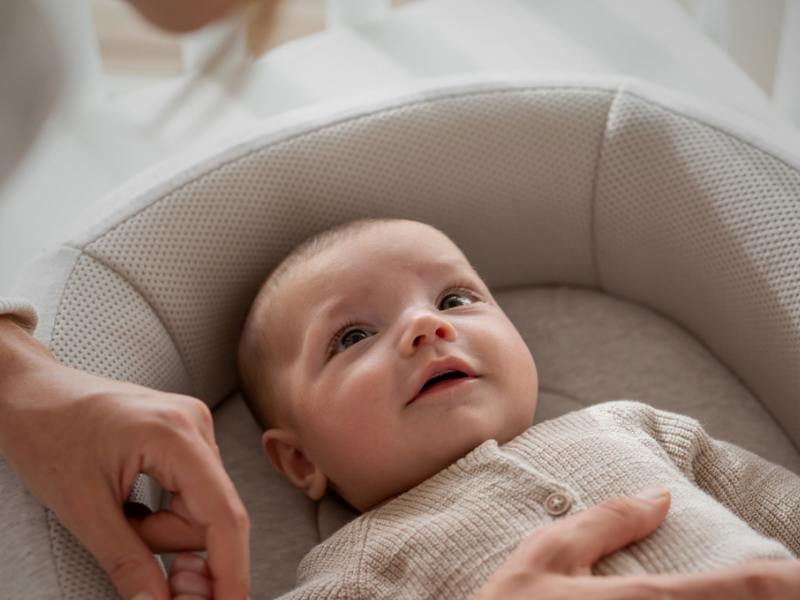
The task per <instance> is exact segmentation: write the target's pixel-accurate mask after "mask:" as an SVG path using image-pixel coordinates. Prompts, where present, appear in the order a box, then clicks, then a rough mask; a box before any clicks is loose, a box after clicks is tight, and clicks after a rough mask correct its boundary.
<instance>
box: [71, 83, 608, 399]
mask: <svg viewBox="0 0 800 600" xmlns="http://www.w3.org/2000/svg"><path fill="white" fill-rule="evenodd" d="M610 101H611V94H610V93H609V92H606V91H592V90H572V91H565V90H539V91H527V90H522V91H513V92H495V93H481V94H473V95H469V96H462V97H450V98H445V99H440V100H434V101H430V102H426V103H422V104H416V105H409V106H403V107H401V108H396V109H392V110H388V111H385V112H379V113H377V114H373V115H369V116H364V117H359V118H355V119H351V120H349V121H346V122H343V123H340V124H335V125H331V126H328V127H324V128H321V129H319V130H316V131H313V132H311V133H307V134H305V135H301V136H299V137H296V138H294V139H289V140H287V141H284V142H281V143H277V144H275V145H273V146H270V147H266V148H264V149H261V150H258V151H256V152H253V153H252V154H250V155H247V156H244V157H242V158H240V159H238V160H235V161H232V162H231V163H229V164H227V165H224V166H222V167H221V168H218V169H216V170H215V171H213V172H211V173H208V174H207V175H204V176H201V177H199V178H198V179H196V180H195V181H193V182H191V183H189V184H187V185H185V186H183V187H182V188H180V189H178V190H176V191H175V192H173V193H171V194H169V195H168V196H166V197H164V198H163V199H161V200H160V201H159V202H157V203H155V204H153V205H152V206H150V207H149V208H147V209H145V210H143V211H141V212H140V213H139V214H137V215H135V216H133V217H132V218H130V219H128V220H127V221H126V222H124V223H121V224H120V225H119V226H117V227H115V228H114V229H112V230H111V231H109V232H108V233H107V234H106V235H105V236H103V237H102V238H101V239H98V240H97V241H95V242H93V243H92V244H90V245H89V246H88V247H87V248H86V251H87V252H88V253H90V254H91V255H93V256H96V257H99V258H100V259H101V260H102V261H103V262H104V263H107V264H109V265H112V266H113V268H114V270H116V271H118V272H119V273H122V274H123V275H124V276H125V278H126V279H128V280H129V281H131V282H133V283H134V285H135V286H136V288H137V289H138V290H139V291H141V292H142V293H143V294H144V296H145V297H146V298H147V301H148V302H149V303H150V304H151V305H152V306H153V307H154V309H155V310H156V311H157V312H158V314H159V315H161V317H162V318H163V320H164V322H165V324H166V327H167V329H168V330H169V332H170V334H171V335H172V336H173V338H174V340H175V341H176V342H177V344H178V347H179V349H180V353H181V355H182V356H183V358H184V359H185V361H186V365H187V367H188V370H189V372H190V374H191V377H192V381H193V383H194V384H195V390H196V392H197V394H199V395H200V396H201V397H202V398H204V399H205V400H207V401H209V402H211V403H212V404H213V403H214V402H217V401H218V400H219V399H220V398H221V397H223V396H224V395H225V394H227V393H229V392H230V391H231V389H232V387H233V384H234V381H235V378H234V361H233V355H234V354H233V353H234V348H235V344H236V342H237V338H238V335H239V331H240V327H241V323H242V321H243V318H244V315H245V314H246V310H247V308H248V306H249V303H250V301H251V299H252V297H253V296H254V294H255V291H256V290H257V288H258V286H259V284H260V282H261V281H262V280H263V278H264V277H265V275H266V274H267V273H268V272H269V271H270V270H271V269H272V268H273V267H274V266H275V265H276V264H277V262H278V261H279V260H280V258H282V257H283V256H284V255H285V253H287V252H288V251H289V249H290V248H291V247H293V246H294V245H295V244H297V243H299V242H300V241H301V240H302V239H303V238H305V237H307V236H308V235H310V234H312V233H314V232H316V231H319V230H321V229H325V228H328V227H330V226H332V225H334V224H336V223H339V222H343V221H347V220H351V219H354V218H358V217H362V216H370V215H384V216H404V217H411V218H416V219H422V220H427V221H429V222H431V223H432V224H434V225H436V226H438V227H441V228H442V229H443V230H444V231H446V232H448V233H450V234H451V235H453V237H454V238H455V239H456V241H457V242H458V243H459V244H460V245H461V246H462V247H463V249H464V250H465V251H466V252H467V254H468V255H469V256H470V257H472V258H473V260H474V262H475V263H476V266H477V268H478V270H479V271H482V272H484V273H485V275H486V276H487V278H488V279H489V280H490V281H491V282H493V283H500V284H512V283H520V282H539V281H554V280H558V281H564V282H570V283H578V284H584V285H591V284H592V283H593V281H594V276H593V267H592V256H591V235H590V206H591V197H592V192H593V185H594V176H595V169H596V158H597V155H598V153H599V148H600V145H601V141H602V135H603V129H604V126H605V119H606V115H607V110H608V106H609V104H610ZM523 257H524V258H523ZM545 257H546V260H545Z"/></svg>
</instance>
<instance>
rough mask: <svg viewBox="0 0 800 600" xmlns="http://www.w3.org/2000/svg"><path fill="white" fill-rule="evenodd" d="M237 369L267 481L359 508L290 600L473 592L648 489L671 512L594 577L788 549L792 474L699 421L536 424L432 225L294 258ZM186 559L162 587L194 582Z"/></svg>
mask: <svg viewBox="0 0 800 600" xmlns="http://www.w3.org/2000/svg"><path fill="white" fill-rule="evenodd" d="M238 360H239V370H240V376H241V383H242V388H243V392H244V394H245V396H246V398H247V400H248V403H249V405H250V408H251V410H252V412H253V414H254V416H255V417H256V419H257V420H258V421H259V422H260V424H261V425H262V427H263V428H264V429H265V431H264V434H263V437H262V443H263V447H264V451H265V453H266V456H267V457H268V459H269V460H270V461H271V463H272V464H273V466H274V467H275V469H276V470H277V471H278V472H280V473H281V474H283V475H284V476H285V477H286V478H287V479H288V480H289V481H290V482H291V483H292V484H294V485H295V486H297V487H298V488H300V489H302V490H303V491H304V492H305V493H306V494H307V495H308V496H309V497H310V498H312V499H314V500H319V499H320V498H322V497H323V495H324V494H325V493H326V492H328V491H332V492H335V493H336V494H338V495H339V496H340V497H341V498H343V499H344V500H345V501H346V502H347V503H349V504H350V505H351V506H352V507H353V508H355V509H356V510H357V511H359V512H361V513H362V514H361V516H360V517H358V518H356V519H355V520H354V521H352V522H350V523H349V524H347V525H345V526H344V527H342V528H341V529H340V530H339V531H337V532H336V533H335V534H334V535H333V536H331V537H330V538H329V539H328V540H326V541H324V542H323V543H321V544H319V545H318V546H316V547H315V548H314V549H313V550H312V551H311V552H310V553H309V554H308V555H307V556H306V557H305V558H304V559H303V561H302V563H301V565H300V567H299V569H298V587H297V588H296V589H295V590H294V591H292V592H291V593H290V594H288V597H291V598H322V597H325V598H333V597H337V598H339V597H341V598H383V597H386V598H423V597H426V598H428V597H429V598H466V597H469V596H470V595H472V594H473V593H474V592H475V591H476V590H477V589H478V588H480V587H481V585H482V584H483V582H484V581H485V580H486V579H487V578H488V577H489V575H491V574H492V573H493V572H494V570H496V568H497V567H498V566H499V565H500V563H502V562H503V560H504V559H505V558H506V557H507V556H508V554H509V553H510V552H511V551H512V550H513V549H514V547H515V546H516V545H517V544H518V543H519V542H520V540H521V539H522V538H523V537H524V536H525V535H527V534H528V533H529V532H530V531H531V530H532V529H534V528H536V527H540V526H543V525H546V524H547V523H549V522H551V521H552V520H553V519H557V518H561V517H562V516H563V515H568V514H572V513H574V512H577V511H580V510H583V509H585V508H586V507H588V506H591V505H593V504H596V503H598V502H600V501H602V500H604V499H606V498H609V497H612V496H619V495H633V494H634V493H635V492H636V491H638V490H640V489H642V488H644V487H648V486H652V485H655V484H664V485H666V486H667V487H668V488H669V489H670V492H671V494H672V505H671V512H670V515H669V516H668V518H667V519H666V521H665V522H664V523H663V524H662V525H661V527H660V528H659V529H658V530H657V531H656V532H655V533H654V534H653V535H651V536H649V537H648V538H646V539H644V540H642V541H640V542H638V543H637V544H633V545H631V546H629V547H627V548H625V549H624V550H621V551H618V552H616V553H614V554H612V555H609V556H608V557H606V558H605V559H603V560H602V561H600V562H599V563H597V565H595V572H596V573H598V574H612V573H614V574H643V573H669V572H687V571H698V570H705V569H712V568H716V567H721V566H725V565H730V564H734V563H737V562H741V561H744V560H749V559H753V558H777V557H780V558H792V557H794V555H796V554H798V553H800V503H798V501H797V497H798V496H797V495H798V492H800V478H798V477H797V476H795V475H794V474H792V473H790V472H789V471H787V470H785V469H783V468H781V467H778V466H776V465H772V464H771V463H768V462H767V461H764V460H762V459H760V458H758V457H757V456H755V455H753V454H751V453H749V452H747V451H745V450H742V449H740V448H737V447H735V446H733V445H731V444H727V443H725V442H719V441H716V440H713V439H711V438H709V437H708V435H707V434H706V433H705V431H704V430H703V429H702V428H701V427H700V425H699V424H698V423H697V422H696V421H694V420H693V419H690V418H688V417H683V416H679V415H674V414H671V413H666V412H663V411H658V410H655V409H653V408H651V407H648V406H646V405H644V404H640V403H636V402H629V401H619V402H611V403H606V404H601V405H597V406H594V407H590V408H587V409H584V410H581V411H576V412H573V413H569V414H567V415H565V416H563V417H561V418H559V419H554V420H551V421H545V422H542V423H539V424H537V425H535V426H532V423H533V419H534V413H535V411H536V404H537V395H538V394H537V391H538V376H537V371H536V365H535V363H534V360H533V357H532V356H531V353H530V351H529V349H528V347H527V345H526V344H525V342H524V341H523V339H522V337H521V336H520V334H519V333H518V331H517V330H516V328H515V327H514V325H513V324H512V323H511V322H510V321H509V319H508V317H507V316H506V315H505V313H504V312H503V311H502V309H501V308H500V307H499V306H498V304H497V302H496V301H495V300H494V298H493V297H492V293H491V291H490V290H489V289H488V288H487V286H486V285H485V283H484V282H483V280H482V279H481V277H480V276H479V275H478V273H477V272H476V271H475V269H474V268H473V267H472V266H471V265H470V263H469V261H468V260H467V258H466V257H465V256H464V255H463V253H462V252H461V251H460V250H459V249H458V247H456V246H455V244H453V242H452V241H451V240H450V239H449V238H448V237H447V236H446V235H444V234H443V233H441V232H440V231H439V230H437V229H435V228H433V227H431V226H429V225H426V224H423V223H419V222H415V221H407V220H398V219H367V220H360V221H355V222H352V223H349V224H346V225H344V226H340V227H338V228H335V229H333V230H329V231H327V232H324V233H323V234H321V235H318V236H315V237H314V238H312V239H311V240H309V241H306V242H304V243H303V244H301V245H300V246H299V247H298V248H297V249H295V250H294V251H293V252H292V254H291V255H290V256H289V257H288V258H287V259H286V260H284V261H283V262H282V263H281V265H279V267H278V268H277V269H276V270H275V271H274V272H273V273H272V274H271V275H270V277H269V278H268V279H267V281H266V283H265V284H264V286H263V287H262V289H261V291H260V292H259V294H258V296H257V297H256V299H255V302H254V303H253V306H252V308H251V311H250V314H249V316H248V319H247V322H246V324H245V327H244V331H243V335H242V339H241V343H240V348H239V355H238ZM192 560H193V559H192V558H189V557H184V558H182V559H181V561H182V562H181V563H179V564H178V566H177V567H176V569H175V570H173V575H175V573H176V572H180V571H181V570H195V571H196V572H197V573H202V572H203V571H202V564H198V563H197V561H198V560H199V559H194V563H195V566H194V567H192V566H181V565H189V563H191V562H192ZM201 562H202V561H200V563H201ZM173 591H174V592H175V593H183V592H184V590H183V589H182V588H181V586H180V585H178V586H176V585H173ZM195 591H197V590H195Z"/></svg>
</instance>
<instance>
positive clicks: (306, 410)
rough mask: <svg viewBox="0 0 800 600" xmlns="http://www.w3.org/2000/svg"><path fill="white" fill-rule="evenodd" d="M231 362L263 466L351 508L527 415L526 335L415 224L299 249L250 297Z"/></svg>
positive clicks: (380, 227) (378, 224)
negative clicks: (255, 424)
mask: <svg viewBox="0 0 800 600" xmlns="http://www.w3.org/2000/svg"><path fill="white" fill-rule="evenodd" d="M238 362H239V373H240V376H241V382H242V387H243V390H244V393H245V396H246V398H247V399H248V403H249V404H250V406H251V410H252V411H253V413H254V415H255V416H256V418H257V419H258V420H259V421H261V424H262V426H264V428H265V429H266V431H265V432H264V434H263V436H262V444H263V447H264V450H265V452H266V454H267V456H268V458H269V460H270V461H271V462H272V464H273V466H274V467H275V468H276V469H277V470H278V471H279V472H280V473H282V474H283V475H285V476H286V477H287V478H288V479H289V480H290V481H291V482H292V483H293V484H294V485H296V486H297V487H299V488H301V489H303V490H304V491H305V492H306V493H307V494H308V496H309V497H311V498H312V499H315V500H316V499H319V498H321V497H322V496H323V495H324V493H325V491H326V489H328V487H329V486H330V489H332V490H333V491H335V492H336V493H338V494H339V495H340V496H341V497H342V498H344V499H345V500H346V501H347V502H348V503H349V504H350V505H352V506H353V507H354V508H356V509H357V510H359V511H366V510H367V509H369V508H373V507H375V506H376V505H378V504H380V503H381V502H382V501H384V500H388V499H389V498H391V497H393V496H396V495H397V494H400V493H402V492H404V491H406V490H408V489H410V488H412V487H414V486H415V485H417V484H419V483H421V482H422V481H424V480H425V479H427V478H428V477H430V476H432V475H434V474H435V473H436V472H437V471H440V470H441V469H443V468H444V467H446V466H448V465H450V464H451V463H453V462H454V461H455V460H457V459H458V458H460V457H461V456H464V455H465V454H467V453H468V452H469V451H470V450H472V449H473V448H475V447H476V446H478V445H480V444H481V443H483V442H484V441H486V440H488V439H495V440H497V441H498V442H499V443H504V442H506V441H508V440H510V439H512V438H513V437H515V436H517V435H518V434H520V433H522V432H523V431H524V430H525V429H527V428H528V427H530V425H531V424H532V423H533V415H534V412H535V410H536V401H537V392H538V378H537V373H536V366H535V364H534V362H533V357H532V356H531V354H530V351H529V350H528V347H527V346H526V345H525V342H524V341H523V340H522V338H521V337H520V335H519V333H518V332H517V330H516V328H515V327H514V326H513V325H512V324H511V321H509V319H508V317H506V315H505V313H504V312H503V311H502V310H501V309H500V307H499V306H498V305H497V303H496V302H495V301H494V298H493V297H492V294H491V292H490V291H489V289H488V288H487V287H486V285H485V284H484V283H483V281H482V279H481V278H480V277H479V276H478V274H477V273H476V271H475V270H474V269H473V268H472V266H471V265H470V263H469V262H468V261H467V259H466V258H465V257H464V255H463V254H462V252H461V251H460V250H459V249H458V247H457V246H456V245H455V244H453V242H452V241H451V240H450V239H449V238H448V237H447V236H445V235H444V234H443V233H442V232H440V231H439V230H437V229H435V228H433V227H431V226H429V225H426V224H423V223H418V222H415V221H406V220H390V219H381V220H361V221H355V222H352V223H349V224H346V225H344V226H340V227H337V228H335V229H333V230H329V231H327V232H324V233H322V234H320V235H318V236H315V237H314V238H312V240H310V241H307V242H304V243H303V244H301V245H300V246H299V247H298V248H297V249H296V250H295V251H294V252H293V253H292V254H291V255H290V256H289V257H287V259H285V260H284V262H282V263H281V265H279V266H278V268H277V269H275V271H273V273H272V274H271V275H270V277H269V278H268V279H267V281H266V283H265V284H264V286H263V287H262V289H261V291H260V292H259V294H258V296H257V297H256V300H255V302H254V303H253V306H252V308H251V310H250V314H249V316H248V318H247V322H246V324H245V327H244V331H243V334H242V340H241V343H240V346H239V353H238ZM447 373H449V375H447ZM437 376H441V377H437Z"/></svg>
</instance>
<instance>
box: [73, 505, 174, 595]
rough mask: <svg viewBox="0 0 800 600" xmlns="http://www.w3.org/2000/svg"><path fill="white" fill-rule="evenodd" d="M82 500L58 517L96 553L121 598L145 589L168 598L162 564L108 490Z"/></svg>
mask: <svg viewBox="0 0 800 600" xmlns="http://www.w3.org/2000/svg"><path fill="white" fill-rule="evenodd" d="M81 501H82V506H81V508H80V509H76V510H70V511H69V513H68V514H63V515H62V514H59V519H61V521H62V523H63V524H64V525H65V526H66V527H67V528H68V529H69V530H70V531H72V533H73V534H74V535H75V536H76V537H77V538H78V540H79V541H80V542H81V543H82V544H83V545H84V546H85V547H86V548H87V549H88V550H89V551H90V552H91V553H92V554H93V555H94V556H95V558H96V559H97V561H98V562H99V563H100V566H101V567H102V568H103V570H104V571H105V572H106V573H107V574H108V575H109V577H110V578H111V581H112V582H113V583H114V586H115V587H116V588H117V591H119V593H120V594H121V595H122V597H123V598H125V599H126V600H129V599H130V598H133V597H134V596H136V595H137V594H140V593H143V592H144V593H149V594H150V595H151V596H152V598H153V599H154V600H167V599H168V598H169V590H168V588H167V582H166V581H165V580H164V575H163V573H162V571H161V567H160V566H159V565H158V563H157V562H156V560H155V558H154V557H153V555H152V553H151V552H150V550H149V549H148V548H147V546H146V545H145V544H144V542H142V540H141V539H140V538H139V537H138V536H137V534H136V532H135V531H134V529H133V528H132V527H131V526H130V525H129V524H128V522H127V521H126V520H125V517H124V515H123V512H122V508H121V506H120V505H119V503H118V502H117V500H116V499H115V498H114V497H113V494H112V493H111V491H110V490H108V489H102V490H99V491H94V492H93V493H92V494H87V495H86V497H85V498H82V499H81Z"/></svg>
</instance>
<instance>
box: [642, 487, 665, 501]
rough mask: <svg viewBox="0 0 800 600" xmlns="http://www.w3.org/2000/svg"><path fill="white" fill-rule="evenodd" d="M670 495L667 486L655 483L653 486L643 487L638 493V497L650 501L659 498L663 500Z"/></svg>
mask: <svg viewBox="0 0 800 600" xmlns="http://www.w3.org/2000/svg"><path fill="white" fill-rule="evenodd" d="M667 496H669V490H668V489H667V488H665V487H664V486H663V485H654V486H652V487H648V488H645V489H643V490H642V491H641V492H639V493H638V494H636V497H637V498H641V499H642V500H649V501H650V502H655V501H657V500H661V499H662V498H665V497H667Z"/></svg>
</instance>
